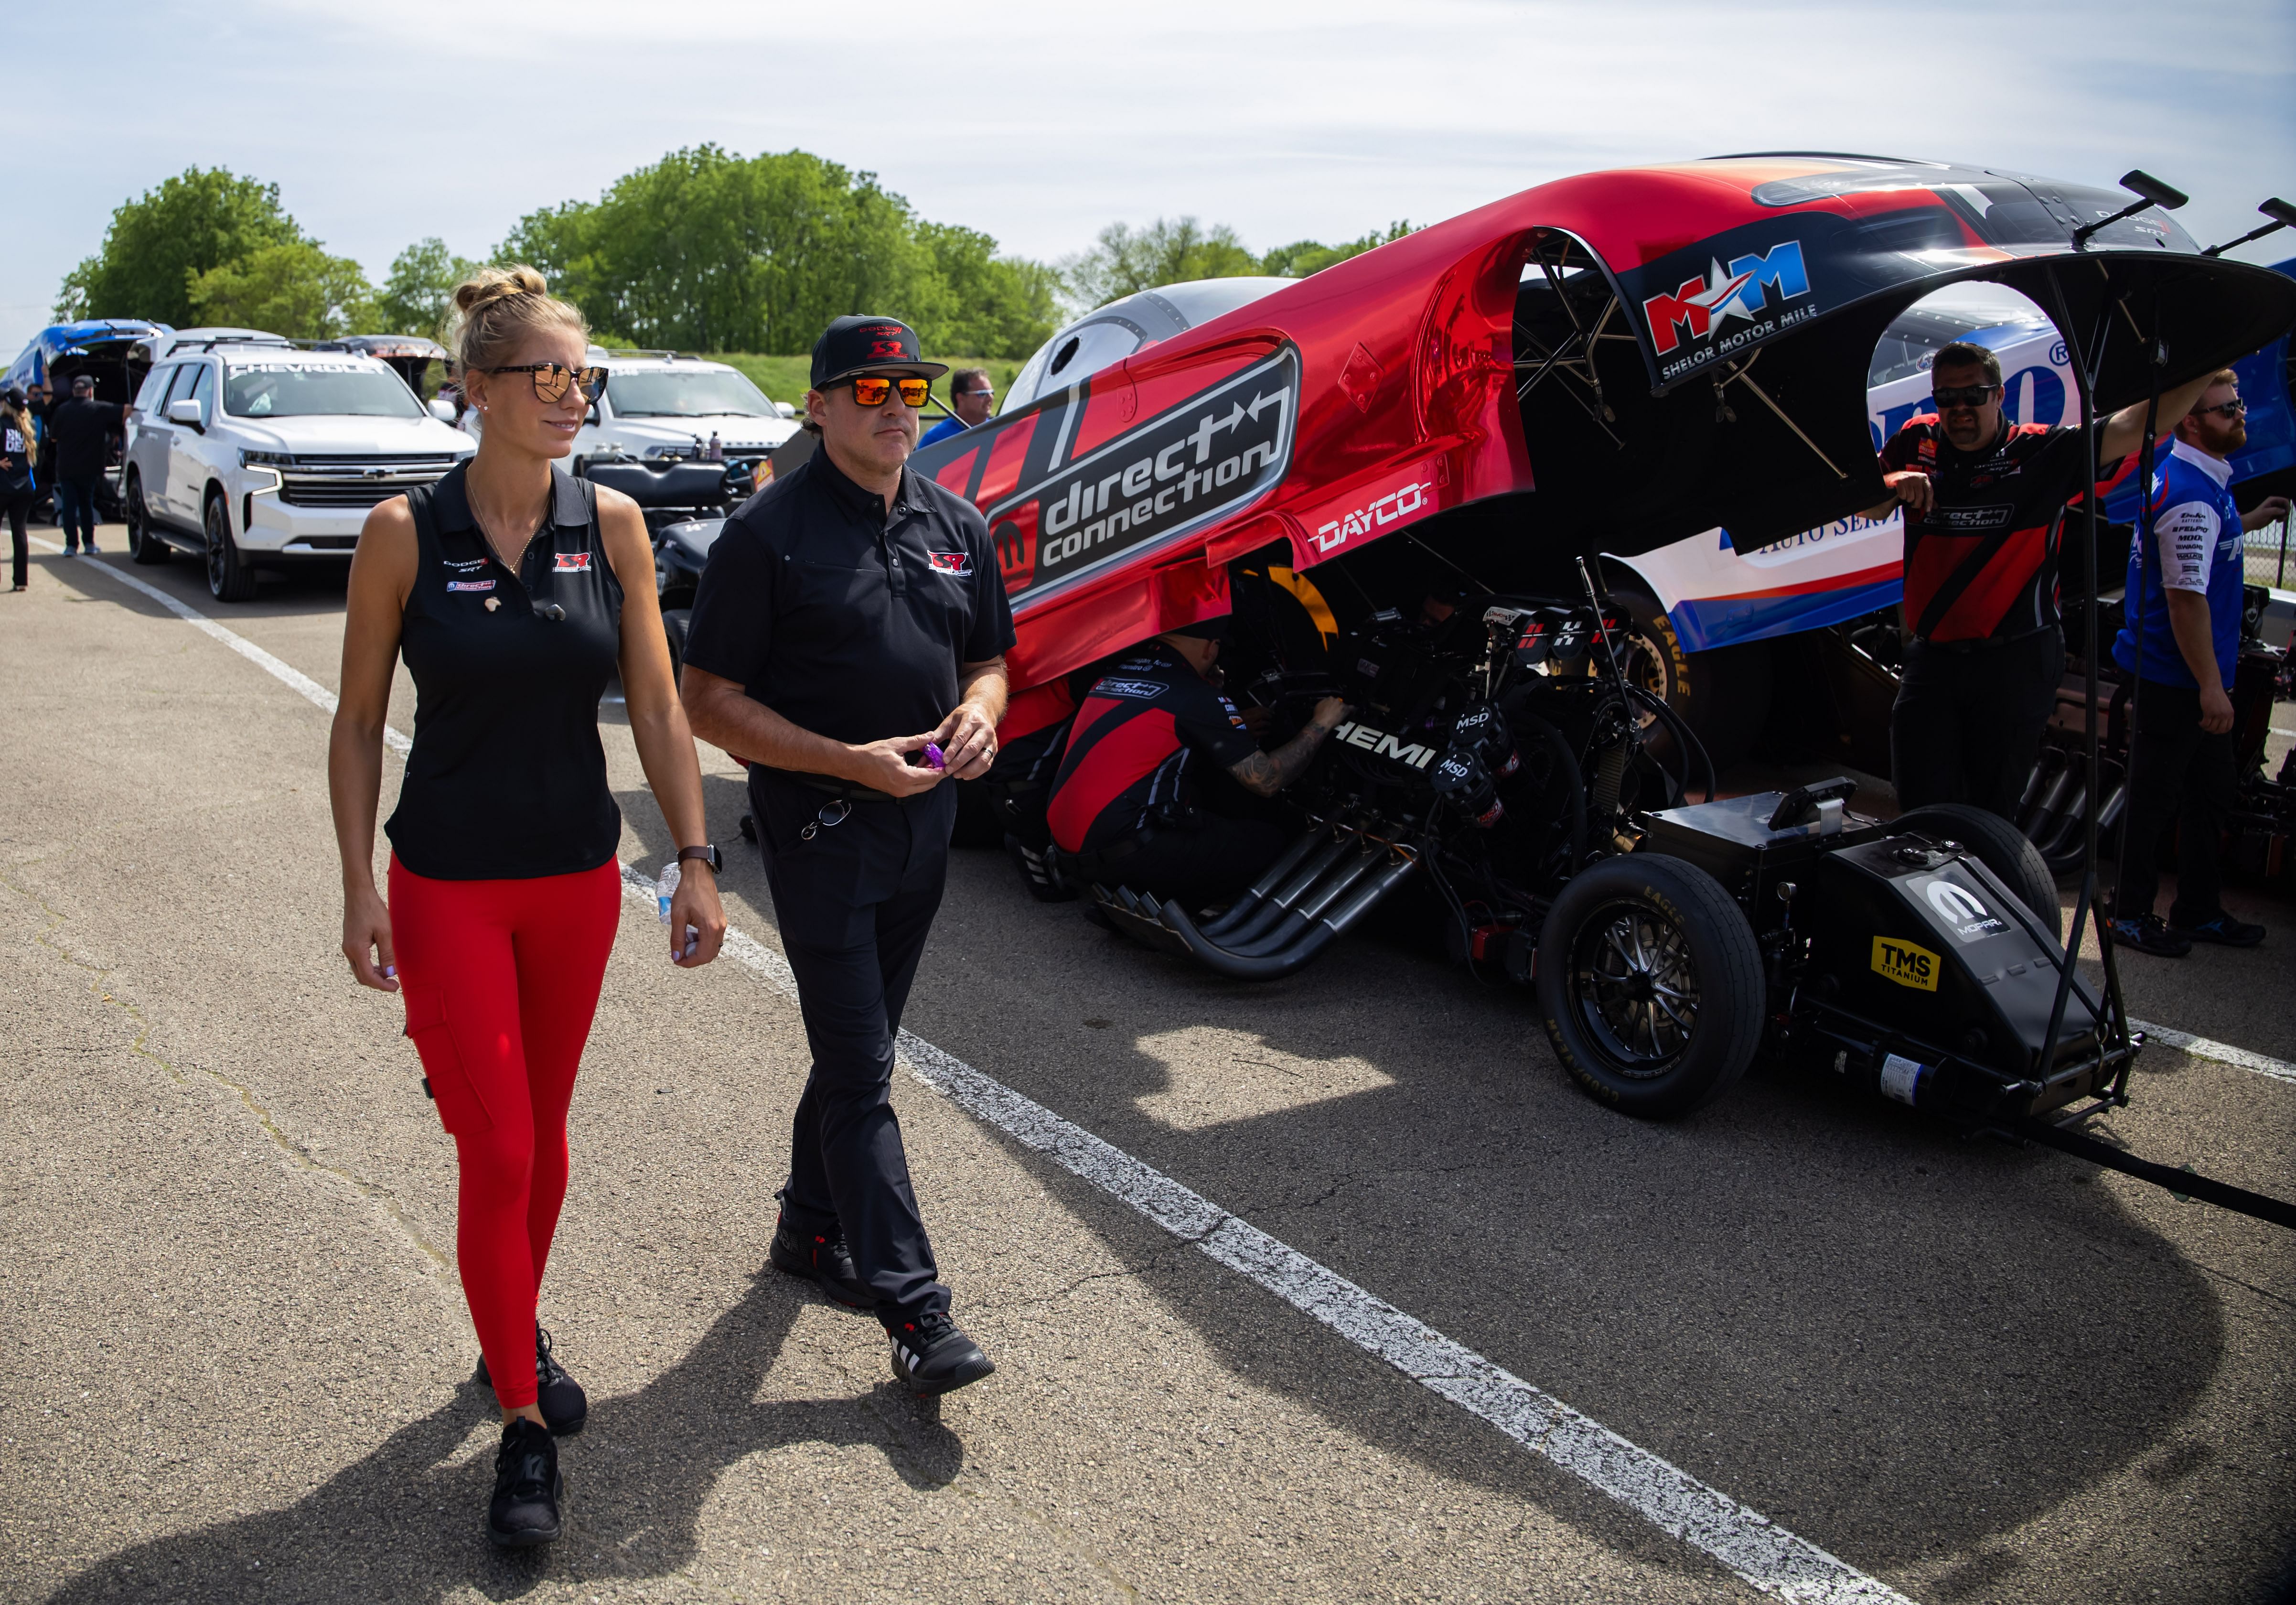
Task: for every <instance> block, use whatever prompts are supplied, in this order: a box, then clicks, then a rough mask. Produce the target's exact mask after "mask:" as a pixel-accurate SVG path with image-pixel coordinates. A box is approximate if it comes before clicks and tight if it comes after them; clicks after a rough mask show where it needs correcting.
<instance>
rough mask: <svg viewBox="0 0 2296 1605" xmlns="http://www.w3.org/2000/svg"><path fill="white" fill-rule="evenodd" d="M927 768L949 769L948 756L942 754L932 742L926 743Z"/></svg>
mask: <svg viewBox="0 0 2296 1605" xmlns="http://www.w3.org/2000/svg"><path fill="white" fill-rule="evenodd" d="M925 767H926V768H927V769H947V767H948V758H947V755H946V754H945V753H942V751H941V750H940V748H939V745H937V744H935V743H933V742H930V741H928V742H926V743H925Z"/></svg>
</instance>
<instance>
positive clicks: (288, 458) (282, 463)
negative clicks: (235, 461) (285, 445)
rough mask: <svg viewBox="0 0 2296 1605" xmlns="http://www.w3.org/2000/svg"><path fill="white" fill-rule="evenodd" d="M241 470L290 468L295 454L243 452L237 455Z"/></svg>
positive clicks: (284, 452)
mask: <svg viewBox="0 0 2296 1605" xmlns="http://www.w3.org/2000/svg"><path fill="white" fill-rule="evenodd" d="M239 465H240V466H241V467H242V468H292V467H293V466H294V465H295V454H294V453H293V452H291V451H245V450H242V452H241V453H240V454H239Z"/></svg>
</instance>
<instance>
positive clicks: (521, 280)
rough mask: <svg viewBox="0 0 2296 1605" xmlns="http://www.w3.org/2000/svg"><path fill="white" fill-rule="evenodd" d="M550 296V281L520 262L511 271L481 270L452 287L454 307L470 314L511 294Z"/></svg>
mask: <svg viewBox="0 0 2296 1605" xmlns="http://www.w3.org/2000/svg"><path fill="white" fill-rule="evenodd" d="M549 293H550V284H549V281H548V280H546V279H545V278H544V277H543V276H542V275H541V274H539V273H537V272H536V271H535V270H534V269H533V268H529V267H528V266H527V265H526V264H525V263H523V262H521V263H520V264H518V265H517V266H516V267H514V268H480V269H479V270H478V271H477V272H476V273H474V274H472V275H471V276H470V277H469V278H466V279H464V280H463V282H462V283H461V284H457V285H455V309H456V310H458V311H461V312H463V313H471V312H475V311H477V310H478V309H480V308H481V307H484V306H488V305H491V304H492V303H493V302H496V301H498V300H508V299H509V298H510V297H512V296H513V295H547V294H549Z"/></svg>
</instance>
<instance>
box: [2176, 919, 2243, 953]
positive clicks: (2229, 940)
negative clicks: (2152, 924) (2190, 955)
mask: <svg viewBox="0 0 2296 1605" xmlns="http://www.w3.org/2000/svg"><path fill="white" fill-rule="evenodd" d="M2169 930H2170V931H2172V932H2174V933H2175V934H2177V935H2179V936H2182V937H2183V938H2185V941H2186V942H2215V943H2216V944H2217V945H2218V946H2219V947H2238V948H2250V947H2255V946H2257V945H2258V944H2259V943H2260V942H2263V940H2264V927H2263V926H2260V925H2249V924H2247V923H2246V922H2244V921H2243V920H2238V919H2235V918H2233V917H2232V916H2231V915H2229V914H2219V915H2218V916H2217V917H2216V918H2214V919H2204V920H2202V922H2201V923H2200V924H2198V925H2174V926H2169Z"/></svg>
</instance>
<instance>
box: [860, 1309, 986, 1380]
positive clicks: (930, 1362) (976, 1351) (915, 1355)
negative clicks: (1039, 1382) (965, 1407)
mask: <svg viewBox="0 0 2296 1605" xmlns="http://www.w3.org/2000/svg"><path fill="white" fill-rule="evenodd" d="M885 1331H886V1336H888V1337H890V1338H891V1339H892V1340H893V1375H894V1377H895V1379H898V1381H900V1382H902V1383H903V1384H905V1385H906V1386H907V1387H911V1388H914V1390H915V1391H916V1392H917V1393H919V1394H945V1393H947V1392H950V1391H951V1390H952V1389H955V1388H959V1387H964V1385H965V1384H966V1383H968V1382H978V1381H980V1379H981V1378H983V1377H985V1376H988V1374H989V1373H990V1372H992V1371H994V1370H996V1363H995V1362H993V1361H991V1360H990V1359H989V1358H988V1355H986V1354H982V1353H981V1352H980V1345H979V1344H977V1343H975V1342H973V1340H972V1338H970V1337H966V1336H965V1335H964V1333H963V1332H962V1331H960V1330H958V1329H957V1325H956V1322H955V1321H951V1320H950V1319H949V1318H948V1317H947V1316H946V1315H944V1314H941V1313H939V1312H938V1311H936V1312H934V1313H931V1314H930V1315H920V1316H919V1317H917V1319H916V1320H914V1321H900V1322H898V1324H896V1325H893V1326H890V1327H888V1328H886V1329H885Z"/></svg>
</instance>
